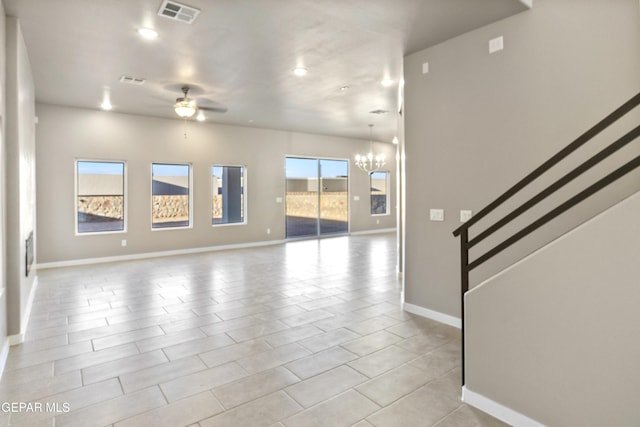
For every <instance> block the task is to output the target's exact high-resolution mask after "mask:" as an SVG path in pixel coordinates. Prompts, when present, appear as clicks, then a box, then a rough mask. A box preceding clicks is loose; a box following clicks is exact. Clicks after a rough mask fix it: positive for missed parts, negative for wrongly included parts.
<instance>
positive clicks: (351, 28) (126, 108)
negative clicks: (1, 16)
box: [3, 0, 527, 141]
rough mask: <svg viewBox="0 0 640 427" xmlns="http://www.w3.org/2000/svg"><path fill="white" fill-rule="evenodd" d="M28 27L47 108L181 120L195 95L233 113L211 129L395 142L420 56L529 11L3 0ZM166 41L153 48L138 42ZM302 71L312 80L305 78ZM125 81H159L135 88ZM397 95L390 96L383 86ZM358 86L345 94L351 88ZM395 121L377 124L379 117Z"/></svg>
mask: <svg viewBox="0 0 640 427" xmlns="http://www.w3.org/2000/svg"><path fill="white" fill-rule="evenodd" d="M3 3H4V6H5V9H6V14H7V15H9V16H15V17H17V18H19V20H20V24H21V27H22V31H23V35H24V39H25V42H26V45H27V49H28V52H29V58H30V61H31V66H32V71H33V76H34V80H35V86H36V98H37V101H38V102H42V103H50V104H58V105H67V106H74V107H82V108H92V109H97V108H99V105H100V103H101V101H102V96H103V93H104V92H105V91H109V92H110V98H111V102H112V104H113V106H114V110H113V111H115V112H124V113H132V114H142V115H149V116H157V117H170V118H176V117H177V116H176V115H175V113H174V112H173V109H172V105H173V103H174V101H175V98H176V97H178V96H181V93H180V90H179V88H180V87H181V86H182V85H183V84H188V85H190V86H192V87H193V89H192V91H191V95H194V97H199V98H201V100H199V103H200V104H206V102H205V101H204V100H203V99H205V98H206V99H209V100H211V101H213V103H212V104H209V105H214V106H215V105H220V106H224V107H226V108H228V112H227V113H225V114H213V113H210V114H209V115H208V120H210V121H215V122H219V123H229V124H236V125H242V126H256V127H264V128H273V129H285V130H292V131H300V132H310V133H319V134H326V135H339V136H347V137H356V138H362V139H367V138H368V137H369V129H368V126H367V125H368V124H369V123H373V124H374V128H373V137H374V139H376V140H382V141H390V140H391V139H392V138H393V136H394V135H395V132H396V122H397V120H396V115H395V114H393V112H394V111H395V110H396V108H397V100H396V99H397V89H398V81H399V80H400V79H401V77H402V58H403V56H404V55H406V54H408V53H412V52H415V51H418V50H421V49H424V48H426V47H429V46H433V45H434V44H437V43H440V42H442V41H444V40H447V39H449V38H452V37H455V36H456V35H459V34H462V33H465V32H467V31H470V30H472V29H475V28H478V27H481V26H483V25H486V24H489V23H491V22H494V21H496V20H499V19H502V18H505V17H507V16H511V15H513V14H515V13H519V12H521V11H523V10H526V9H527V7H526V6H525V5H524V4H523V3H524V2H523V1H521V0H184V1H182V3H184V4H187V5H189V6H193V7H195V8H198V9H200V10H201V12H200V14H199V16H198V17H197V19H196V20H195V22H194V23H193V24H191V25H189V24H184V23H181V22H178V21H173V20H170V19H167V18H164V17H161V16H159V15H158V9H159V7H160V5H161V3H162V0H3ZM140 27H151V28H154V29H156V30H157V31H158V32H159V34H160V35H159V37H158V38H157V39H156V40H153V41H145V40H143V39H141V38H140V37H139V36H138V34H137V32H136V30H137V29H138V28H140ZM296 66H304V67H306V68H307V69H308V74H307V75H306V76H304V77H295V76H293V73H292V70H293V68H294V67H296ZM122 75H127V76H133V77H141V78H145V79H147V81H146V83H145V84H143V85H141V86H133V85H126V84H123V83H120V82H119V81H118V79H119V78H120V76H122ZM383 78H391V79H392V80H393V81H394V84H393V85H392V86H390V87H383V86H382V85H381V84H380V81H381V80H382V79H383ZM343 86H348V87H349V89H348V90H346V91H342V90H341V89H340V88H341V87H343ZM380 109H381V110H387V111H389V112H390V113H388V114H381V115H376V114H371V113H370V111H373V110H380Z"/></svg>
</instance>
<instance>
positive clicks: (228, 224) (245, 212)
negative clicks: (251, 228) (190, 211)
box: [209, 163, 249, 227]
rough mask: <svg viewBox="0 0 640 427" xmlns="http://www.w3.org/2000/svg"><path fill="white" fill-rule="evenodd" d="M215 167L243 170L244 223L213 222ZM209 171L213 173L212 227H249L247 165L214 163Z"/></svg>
mask: <svg viewBox="0 0 640 427" xmlns="http://www.w3.org/2000/svg"><path fill="white" fill-rule="evenodd" d="M214 167H223V168H224V167H232V168H242V221H239V222H224V223H218V224H215V223H214V222H213V219H214V218H213V195H214V188H213V168H214ZM209 170H210V171H211V174H210V179H209V181H210V185H211V191H210V192H209V194H210V195H211V210H212V215H211V226H212V227H232V226H238V225H247V224H248V200H249V197H248V190H247V188H248V173H247V166H245V165H236V164H222V163H213V164H212V165H211V167H210V168H209Z"/></svg>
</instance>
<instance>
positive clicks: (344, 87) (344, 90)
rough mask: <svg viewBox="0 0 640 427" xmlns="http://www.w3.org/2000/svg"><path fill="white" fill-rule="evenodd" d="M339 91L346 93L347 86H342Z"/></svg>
mask: <svg viewBox="0 0 640 427" xmlns="http://www.w3.org/2000/svg"><path fill="white" fill-rule="evenodd" d="M340 90H341V91H343V92H346V91H348V90H349V86H342V87H341V88H340Z"/></svg>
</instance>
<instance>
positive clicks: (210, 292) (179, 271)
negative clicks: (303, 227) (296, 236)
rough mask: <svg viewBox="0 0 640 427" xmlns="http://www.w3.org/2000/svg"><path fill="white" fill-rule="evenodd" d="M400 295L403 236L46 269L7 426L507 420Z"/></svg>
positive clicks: (4, 387)
mask: <svg viewBox="0 0 640 427" xmlns="http://www.w3.org/2000/svg"><path fill="white" fill-rule="evenodd" d="M400 286H401V285H400V280H399V279H398V277H397V274H396V258H395V236H394V235H392V234H381V235H371V236H351V237H335V238H330V239H322V240H307V241H295V242H289V243H286V244H283V245H276V246H269V247H262V248H250V249H241V250H232V251H220V252H211V253H203V254H197V255H190V256H176V257H167V258H155V259H147V260H139V261H131V262H121V263H113V264H100V265H91V266H82V267H72V268H61V269H51V270H41V271H40V272H39V286H38V290H37V294H36V298H35V302H34V305H33V311H32V314H31V320H30V323H29V327H28V331H27V335H26V341H25V343H24V344H22V345H19V346H15V347H12V348H11V351H10V354H9V358H8V360H7V364H6V369H5V373H4V376H3V378H2V381H1V382H0V397H1V400H2V402H8V403H11V402H14V403H17V404H19V403H20V402H22V403H28V404H29V405H31V406H28V407H26V408H22V409H19V408H14V409H15V410H14V411H11V410H6V409H9V408H7V407H6V403H5V406H4V409H3V410H2V411H0V423H1V425H3V426H5V425H6V426H8V425H10V426H14V427H17V426H28V427H34V426H54V425H55V426H56V427H70V426H79V427H90V426H98V427H102V426H114V427H125V426H126V427H129V426H154V427H157V426H168V427H180V426H191V427H195V426H200V427H211V426H233V427H243V426H248V427H254V426H273V427H275V426H280V427H282V426H286V427H293V426H330V427H338V426H357V427H366V426H379V427H384V426H392V427H398V426H412V427H413V426H439V427H445V426H446V427H451V426H502V425H503V424H502V423H500V422H499V421H497V420H495V419H493V418H491V417H489V416H487V415H485V414H483V413H481V412H479V411H477V410H474V409H472V408H471V407H469V406H467V405H464V404H462V403H461V402H460V355H459V353H460V344H459V342H460V333H459V331H458V330H456V329H454V328H451V327H448V326H445V325H442V324H439V323H436V322H433V321H429V320H426V319H422V318H419V317H416V316H413V315H410V314H407V313H405V312H402V311H401V309H400V306H399V300H400Z"/></svg>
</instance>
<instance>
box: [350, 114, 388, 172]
mask: <svg viewBox="0 0 640 427" xmlns="http://www.w3.org/2000/svg"><path fill="white" fill-rule="evenodd" d="M372 128H373V125H369V135H370V138H369V146H370V149H369V152H368V153H367V154H360V153H357V154H356V155H355V156H354V159H355V165H356V166H357V167H358V168H360V169H361V170H363V171H365V172H367V173H371V172H377V171H379V170H381V169H382V168H383V167H384V165H385V164H386V161H385V159H386V157H385V155H384V154H383V153H378V154H373V139H372V138H371V134H372V132H373V131H372Z"/></svg>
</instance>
